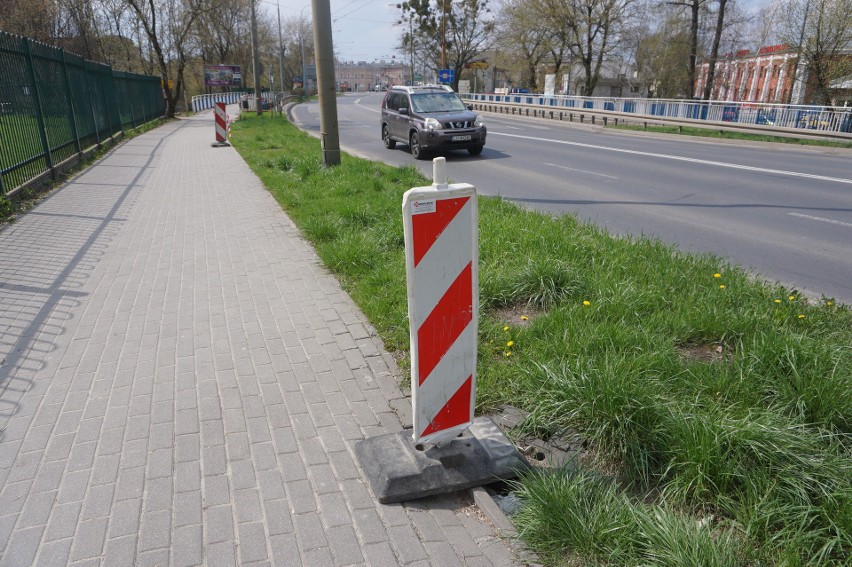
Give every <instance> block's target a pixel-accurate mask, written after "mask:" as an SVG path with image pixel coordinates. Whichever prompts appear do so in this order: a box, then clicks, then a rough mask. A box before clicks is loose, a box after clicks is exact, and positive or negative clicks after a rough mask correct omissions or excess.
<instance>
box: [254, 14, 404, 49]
mask: <svg viewBox="0 0 852 567" xmlns="http://www.w3.org/2000/svg"><path fill="white" fill-rule="evenodd" d="M398 1H400V0H398ZM260 5H261V6H262V7H263V9H264V10H265V11H266V12H267V13H268V14H269V15H270V16H272V19H273V21H274V19H275V17H276V14H277V6H280V7H281V19H282V20H284V19H286V18H292V17H294V16H298V15H299V14H300V13H303V14H305V15H307V16H308V19H311V17H312V11H311V2H310V0H279V1H278V2H276V1H275V0H261V4H260ZM330 6H331V20H332V23H331V29H332V32H331V33H332V39H333V41H334V52H335V54H336V55H337V56H338V57H339V58H340V59H341V60H343V61H356V62H357V61H373V60H376V59H384V60H390V59H391V58H392V57H393V56H396V58H397V59H399V58H400V54H399V53H397V50H396V45H397V44H398V43H399V36H400V33H401V29H400V28H399V27H397V26H394V22H395V21H396V20H397V19H398V18H399V10H397V9H396V3H394V2H393V0H330Z"/></svg>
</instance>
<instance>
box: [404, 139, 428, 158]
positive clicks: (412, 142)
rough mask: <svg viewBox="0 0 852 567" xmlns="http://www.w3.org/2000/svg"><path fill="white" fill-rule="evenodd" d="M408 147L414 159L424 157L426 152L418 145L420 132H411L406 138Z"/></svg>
mask: <svg viewBox="0 0 852 567" xmlns="http://www.w3.org/2000/svg"><path fill="white" fill-rule="evenodd" d="M408 147H409V148H411V156H412V157H413V158H414V159H426V155H425V153H426V152H424V151H423V148H421V147H420V134H418V133H417V132H412V133H411V137H410V138H409V139H408Z"/></svg>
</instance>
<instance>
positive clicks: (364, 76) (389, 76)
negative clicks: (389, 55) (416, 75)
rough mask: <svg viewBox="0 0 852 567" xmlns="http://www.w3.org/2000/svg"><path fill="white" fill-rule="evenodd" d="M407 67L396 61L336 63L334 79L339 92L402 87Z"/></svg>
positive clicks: (407, 72)
mask: <svg viewBox="0 0 852 567" xmlns="http://www.w3.org/2000/svg"><path fill="white" fill-rule="evenodd" d="M408 75H409V71H408V66H406V65H404V64H402V63H399V62H397V61H372V62H369V63H368V62H367V61H358V62H357V63H356V62H352V61H337V63H336V64H335V66H334V77H335V81H336V82H337V88H338V90H340V91H354V92H358V91H371V90H375V89H376V88H377V87H378V88H381V89H386V88H388V87H391V86H394V85H404V84H405V81H406V79H407V78H408Z"/></svg>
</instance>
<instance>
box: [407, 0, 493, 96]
mask: <svg viewBox="0 0 852 567" xmlns="http://www.w3.org/2000/svg"><path fill="white" fill-rule="evenodd" d="M398 7H399V9H400V11H401V13H402V14H401V18H400V19H401V20H402V21H405V22H409V21H410V22H411V25H412V27H411V35H412V41H416V44H417V45H419V46H420V49H421V50H422V53H424V54H425V55H424V59H425V60H426V61H429V62H431V64H432V68H434V69H440V68H442V66H444V65H445V66H446V67H444V68H448V69H452V70H454V72H455V80H454V81H453V85H452V87H453V89H454V90H458V86H459V85H458V82H459V79H460V78H461V73H462V70H463V69H464V68H465V67H466V66H467V65H468V64H469V63H471V62H472V61H474V60H476V59H477V58H478V57H479V56H480V55H481V54H482V53H484V52H485V51H487V50H488V49H489V47H490V44H491V42H492V40H493V39H494V29H495V28H494V21H493V20H492V19H491V10H490V8H489V6H488V0H457V1H456V2H453V1H452V0H437V1H433V0H409V1H407V2H403V3H402V4H398ZM415 36H416V39H415Z"/></svg>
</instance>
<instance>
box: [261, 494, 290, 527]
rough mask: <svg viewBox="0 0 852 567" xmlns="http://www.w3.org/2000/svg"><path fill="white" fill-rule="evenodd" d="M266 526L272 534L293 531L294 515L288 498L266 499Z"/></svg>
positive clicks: (264, 505)
mask: <svg viewBox="0 0 852 567" xmlns="http://www.w3.org/2000/svg"><path fill="white" fill-rule="evenodd" d="M263 509H264V512H265V514H266V528H267V531H268V532H269V534H270V535H277V534H288V533H292V532H293V530H294V527H293V517H292V516H291V514H290V507H289V505H288V502H287V501H286V500H266V501H264V503H263Z"/></svg>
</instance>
